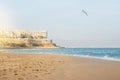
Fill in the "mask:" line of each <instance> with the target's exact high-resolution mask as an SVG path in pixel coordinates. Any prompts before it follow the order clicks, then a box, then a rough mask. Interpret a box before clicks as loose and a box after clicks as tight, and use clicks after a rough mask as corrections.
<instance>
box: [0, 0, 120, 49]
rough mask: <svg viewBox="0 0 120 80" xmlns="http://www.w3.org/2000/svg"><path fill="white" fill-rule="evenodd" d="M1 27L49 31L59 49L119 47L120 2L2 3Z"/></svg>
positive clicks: (51, 0)
mask: <svg viewBox="0 0 120 80" xmlns="http://www.w3.org/2000/svg"><path fill="white" fill-rule="evenodd" d="M81 10H85V11H86V12H87V13H88V16H86V15H85V14H84V13H82V11H81ZM0 26H1V27H5V26H6V27H7V28H11V27H12V28H13V27H14V28H17V29H25V30H34V31H41V30H47V31H48V33H49V38H51V39H53V42H55V43H56V44H57V45H60V46H66V47H120V0H0Z"/></svg>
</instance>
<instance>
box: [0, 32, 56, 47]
mask: <svg viewBox="0 0 120 80" xmlns="http://www.w3.org/2000/svg"><path fill="white" fill-rule="evenodd" d="M47 35H48V34H47V31H40V32H32V31H19V30H14V31H8V30H7V31H6V30H1V31H0V47H5V48H9V47H15V48H16V47H40V48H57V46H56V44H54V43H52V40H50V39H48V36H47Z"/></svg>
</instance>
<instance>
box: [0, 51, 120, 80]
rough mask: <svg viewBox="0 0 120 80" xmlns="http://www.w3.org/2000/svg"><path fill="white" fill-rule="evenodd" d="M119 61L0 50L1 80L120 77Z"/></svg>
mask: <svg viewBox="0 0 120 80" xmlns="http://www.w3.org/2000/svg"><path fill="white" fill-rule="evenodd" d="M119 68H120V62H117V61H107V60H100V59H93V58H85V57H76V56H68V55H63V54H60V55H59V54H32V53H22V54H18V53H0V80H120V77H119V74H120V69H119Z"/></svg>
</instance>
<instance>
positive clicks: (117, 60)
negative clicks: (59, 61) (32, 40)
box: [0, 48, 120, 62]
mask: <svg viewBox="0 0 120 80" xmlns="http://www.w3.org/2000/svg"><path fill="white" fill-rule="evenodd" d="M14 49H15V48H14ZM17 49H18V48H17ZM19 49H39V48H19ZM40 49H51V48H40ZM53 49H56V48H53ZM3 50H4V49H3ZM0 53H9V52H0ZM12 53H16V54H19V53H20V52H12ZM22 54H51V55H63V56H73V57H83V58H91V59H98V60H105V61H115V62H120V59H119V58H113V57H106V56H104V57H97V56H90V55H76V54H59V53H43V52H42V53H27V52H23V53H22Z"/></svg>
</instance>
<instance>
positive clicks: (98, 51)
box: [0, 48, 120, 61]
mask: <svg viewBox="0 0 120 80" xmlns="http://www.w3.org/2000/svg"><path fill="white" fill-rule="evenodd" d="M0 52H12V53H28V54H29V53H34V54H65V55H71V56H82V57H89V58H97V59H105V60H113V61H120V48H30V49H28V48H27V49H2V50H0Z"/></svg>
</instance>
